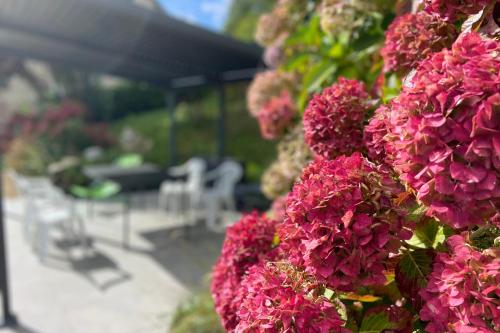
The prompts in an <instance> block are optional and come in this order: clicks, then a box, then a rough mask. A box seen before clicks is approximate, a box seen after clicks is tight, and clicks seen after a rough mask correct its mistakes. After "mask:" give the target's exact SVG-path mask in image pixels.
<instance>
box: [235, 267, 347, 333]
mask: <svg viewBox="0 0 500 333" xmlns="http://www.w3.org/2000/svg"><path fill="white" fill-rule="evenodd" d="M241 288H242V290H241V293H242V294H244V295H245V296H244V297H243V301H242V303H241V307H240V309H239V311H238V315H239V317H240V322H239V324H238V326H237V327H236V329H235V332H236V333H245V332H269V333H279V332H301V333H326V332H328V333H348V332H350V330H348V329H345V328H344V327H343V325H344V324H345V322H344V321H343V320H342V319H341V318H340V316H339V314H338V311H337V308H336V306H335V304H333V303H331V302H330V301H329V300H328V299H326V298H324V297H322V296H313V295H311V294H308V291H309V290H303V289H302V281H296V280H295V279H294V278H291V277H289V276H287V274H286V273H285V272H282V271H280V270H279V269H277V268H276V267H274V266H273V265H258V266H254V267H252V268H251V270H250V273H249V274H248V275H247V276H246V277H245V279H244V280H243V282H242V287H241Z"/></svg>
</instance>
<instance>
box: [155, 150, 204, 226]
mask: <svg viewBox="0 0 500 333" xmlns="http://www.w3.org/2000/svg"><path fill="white" fill-rule="evenodd" d="M205 170H206V163H205V161H204V160H203V159H201V158H197V157H194V158H191V159H189V160H188V161H187V162H186V163H185V164H183V165H180V166H177V167H172V168H170V169H169V170H168V171H169V174H170V175H172V176H176V177H179V176H187V177H186V180H185V181H170V180H167V181H164V182H163V183H162V184H161V186H160V195H159V205H160V207H161V208H163V209H165V210H167V211H169V212H170V213H172V214H174V216H175V217H176V218H179V219H183V222H186V217H187V216H186V215H187V214H189V213H190V212H191V209H190V208H191V207H198V206H199V203H200V200H201V193H202V192H203V186H204V179H205Z"/></svg>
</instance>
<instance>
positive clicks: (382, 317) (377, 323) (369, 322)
mask: <svg viewBox="0 0 500 333" xmlns="http://www.w3.org/2000/svg"><path fill="white" fill-rule="evenodd" d="M391 328H393V325H392V323H391V322H390V321H389V317H388V316H387V314H385V313H374V314H371V315H369V316H366V317H364V318H363V321H362V322H361V327H360V329H359V333H380V332H382V331H383V330H387V329H391Z"/></svg>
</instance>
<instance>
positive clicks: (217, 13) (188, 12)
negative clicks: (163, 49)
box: [158, 0, 232, 31]
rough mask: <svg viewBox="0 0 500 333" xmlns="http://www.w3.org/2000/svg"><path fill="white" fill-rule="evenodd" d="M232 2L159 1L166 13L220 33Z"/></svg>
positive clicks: (201, 0) (209, 0)
mask: <svg viewBox="0 0 500 333" xmlns="http://www.w3.org/2000/svg"><path fill="white" fill-rule="evenodd" d="M231 1H232V0H159V1H158V2H159V3H160V4H161V5H162V6H163V7H164V8H165V9H166V11H167V12H168V13H169V14H170V15H172V16H175V17H177V18H179V19H181V20H184V21H186V22H189V23H192V24H196V25H200V26H202V27H204V28H207V29H210V30H214V31H220V30H221V29H222V28H223V27H224V22H225V21H226V18H227V15H228V12H229V7H230V5H231Z"/></svg>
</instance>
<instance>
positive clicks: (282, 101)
mask: <svg viewBox="0 0 500 333" xmlns="http://www.w3.org/2000/svg"><path fill="white" fill-rule="evenodd" d="M296 112H297V110H296V107H295V103H294V101H293V99H292V97H291V96H290V93H289V92H288V91H283V92H282V93H281V95H279V96H276V97H273V98H271V99H270V100H269V102H267V103H266V104H265V105H264V107H263V108H262V110H261V111H260V113H259V115H258V116H257V119H258V120H259V126H260V132H261V134H262V137H263V138H264V139H267V140H273V139H277V138H279V137H281V136H283V134H284V133H285V129H286V128H287V127H288V126H289V125H290V124H291V123H292V120H293V117H294V116H295V114H296Z"/></svg>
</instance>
